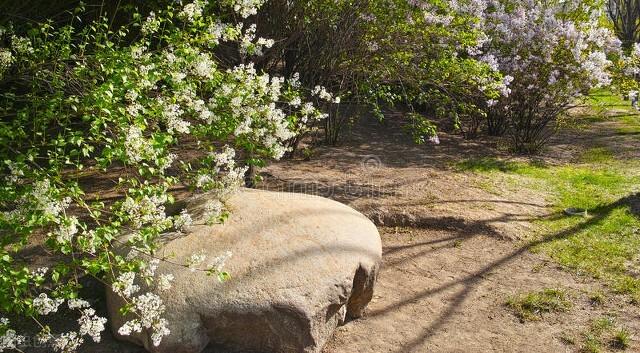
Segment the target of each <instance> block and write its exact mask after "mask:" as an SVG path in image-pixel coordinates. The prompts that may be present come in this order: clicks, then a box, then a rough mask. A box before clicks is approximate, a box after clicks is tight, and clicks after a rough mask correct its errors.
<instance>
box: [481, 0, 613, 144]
mask: <svg viewBox="0 0 640 353" xmlns="http://www.w3.org/2000/svg"><path fill="white" fill-rule="evenodd" d="M600 6H601V4H600V3H598V2H594V3H590V2H585V1H577V0H575V1H574V0H572V1H540V0H523V1H508V0H505V1H492V2H491V5H490V6H489V7H488V8H487V15H486V18H485V28H486V29H485V31H486V33H487V35H488V38H490V40H489V41H488V42H487V43H486V46H485V48H484V50H483V53H482V56H481V59H482V60H483V61H485V62H487V63H489V64H490V65H493V66H495V67H496V68H497V69H498V70H500V71H501V72H503V73H504V74H505V78H506V79H508V80H509V85H508V91H507V92H506V93H507V94H505V95H502V97H501V98H499V99H495V100H491V101H489V102H487V110H488V123H489V132H490V133H492V134H494V135H501V134H504V133H508V136H509V138H510V139H511V141H512V144H513V148H514V149H515V150H516V151H517V152H524V153H530V152H536V151H538V150H539V149H540V148H541V147H542V146H543V145H544V143H545V141H546V140H547V138H548V137H549V133H550V131H552V129H550V127H552V126H551V125H553V123H554V122H555V121H556V119H557V118H558V116H559V115H560V114H561V113H563V112H564V111H565V110H566V109H568V108H569V107H571V106H572V105H573V104H575V102H576V99H578V98H579V97H582V96H584V95H585V94H588V93H589V90H590V89H592V88H594V87H599V86H603V85H608V84H610V83H611V79H610V74H609V71H608V69H609V68H610V66H611V65H612V62H611V61H610V60H609V58H608V55H609V54H616V53H617V52H618V51H619V49H620V41H619V40H618V39H617V38H615V36H614V35H613V33H612V32H611V31H609V30H608V29H606V28H604V27H603V26H602V21H601V17H600V14H601V7H600Z"/></svg>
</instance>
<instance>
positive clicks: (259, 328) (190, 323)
mask: <svg viewBox="0 0 640 353" xmlns="http://www.w3.org/2000/svg"><path fill="white" fill-rule="evenodd" d="M205 202H206V198H200V199H195V200H192V201H190V202H188V203H187V205H186V207H187V209H188V210H189V212H190V213H193V214H199V212H201V210H202V209H203V207H204V203H205ZM227 205H228V207H229V208H230V211H231V217H230V218H229V219H228V220H227V221H226V222H225V223H224V224H223V225H213V226H205V225H202V226H193V227H191V229H189V231H188V232H187V233H186V234H184V235H181V236H177V237H175V236H174V237H173V238H170V239H168V240H166V243H165V244H164V245H163V246H162V248H161V250H160V252H159V255H166V256H169V255H171V257H170V258H171V262H174V263H185V262H186V259H188V258H189V257H190V256H191V255H192V254H194V253H200V252H204V253H205V254H207V255H208V256H209V258H213V257H215V256H218V255H220V254H222V253H224V252H226V251H228V250H229V251H231V252H232V253H233V256H232V258H231V259H230V260H228V261H227V264H226V266H225V270H226V271H227V272H229V273H230V274H231V276H232V277H231V279H229V280H227V281H224V282H219V281H218V280H217V279H215V277H210V276H207V275H206V274H205V273H202V272H198V271H196V272H192V271H190V270H189V269H186V268H183V267H180V266H176V265H172V264H171V263H165V262H163V263H161V265H160V267H159V269H158V271H159V272H160V273H171V274H173V275H174V277H175V280H174V282H173V286H172V288H171V289H169V290H168V291H164V292H157V294H158V295H160V296H161V297H162V299H163V300H164V303H165V305H166V308H167V310H166V314H165V318H166V319H167V320H168V321H169V329H170V330H171V334H170V335H169V336H167V337H165V338H164V339H163V341H162V343H161V344H160V346H158V347H154V346H153V344H152V343H151V339H150V337H149V334H148V333H143V334H138V335H132V336H124V337H122V336H119V338H121V339H124V340H128V341H131V342H134V343H137V344H140V345H143V346H144V347H145V348H146V349H147V350H148V351H150V352H158V353H165V352H166V353H169V352H170V353H198V352H201V351H203V350H204V349H205V347H206V346H208V345H210V347H223V348H222V349H223V350H222V351H224V352H264V353H271V352H273V353H289V352H290V353H302V352H305V353H311V352H319V351H320V350H321V349H322V347H323V346H324V344H325V342H326V341H327V339H328V338H329V337H330V336H331V335H332V334H333V331H334V329H335V328H336V326H338V325H340V324H342V323H343V322H344V321H345V319H346V318H357V317H360V316H361V315H362V314H363V310H364V309H365V307H366V305H367V304H368V303H369V301H370V300H371V298H372V295H373V286H374V282H375V280H376V274H377V271H378V266H379V264H380V261H381V256H382V248H381V242H380V236H379V234H378V231H377V229H376V227H375V226H374V225H373V224H372V223H371V222H370V221H369V220H368V219H367V218H366V217H364V216H363V215H362V214H360V213H358V212H357V211H355V210H353V209H351V208H350V207H347V206H345V205H343V204H340V203H338V202H335V201H331V200H328V199H324V198H320V197H315V196H310V195H303V194H291V193H276V192H268V191H258V190H242V191H240V192H239V193H237V194H236V195H235V196H233V197H232V198H231V199H230V200H229V201H228V203H227ZM107 302H108V305H109V312H110V316H111V320H112V323H113V325H112V326H113V329H114V333H115V334H116V336H118V333H117V328H119V327H120V326H121V325H122V323H123V322H124V320H125V319H126V318H123V317H121V315H120V314H119V313H118V308H119V307H120V305H121V304H122V302H121V301H120V299H119V298H118V297H117V296H116V295H115V294H113V293H111V292H109V293H108V294H107Z"/></svg>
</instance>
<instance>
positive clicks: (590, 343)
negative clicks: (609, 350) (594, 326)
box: [581, 333, 602, 353]
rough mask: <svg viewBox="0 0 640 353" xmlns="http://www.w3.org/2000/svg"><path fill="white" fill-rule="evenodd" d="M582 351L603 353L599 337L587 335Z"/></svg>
mask: <svg viewBox="0 0 640 353" xmlns="http://www.w3.org/2000/svg"><path fill="white" fill-rule="evenodd" d="M581 351H582V352H585V353H600V352H602V343H601V342H600V339H599V338H598V337H595V336H594V335H593V334H591V333H587V334H585V336H584V344H583V345H582V349H581Z"/></svg>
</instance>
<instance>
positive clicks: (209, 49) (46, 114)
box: [0, 0, 335, 352]
mask: <svg viewBox="0 0 640 353" xmlns="http://www.w3.org/2000/svg"><path fill="white" fill-rule="evenodd" d="M262 2H263V1H261V0H253V1H249V0H225V1H220V2H211V3H209V2H208V1H205V0H196V1H194V2H189V3H184V4H180V3H177V2H172V3H171V4H170V5H167V6H166V7H163V8H160V9H158V10H156V11H154V12H150V13H147V14H144V15H142V14H140V13H138V12H136V11H133V12H131V13H124V14H120V16H124V17H126V18H127V19H129V20H130V21H131V22H130V23H129V22H127V21H123V23H125V22H126V25H116V26H113V25H112V22H113V20H110V19H107V18H106V17H103V18H99V19H97V20H94V21H90V22H88V23H86V22H83V21H78V20H76V21H72V22H71V23H69V24H67V25H64V26H60V27H56V26H54V25H53V24H51V23H42V24H37V25H33V26H32V27H31V28H30V29H29V30H28V31H18V30H14V29H12V28H11V27H6V28H2V29H1V30H0V86H1V90H0V92H1V93H0V115H1V116H2V120H0V170H1V173H2V174H1V175H0V178H2V183H0V233H1V234H0V312H1V313H5V314H7V315H10V316H12V317H20V316H21V317H27V318H29V319H32V320H33V321H34V322H35V323H36V324H37V325H38V326H39V327H40V328H41V330H40V333H39V335H38V339H39V340H40V342H41V343H44V344H48V345H49V346H50V347H51V348H52V350H54V351H57V352H72V351H74V350H76V349H77V348H78V347H79V346H80V345H81V344H82V343H83V342H85V341H86V340H93V341H95V342H99V341H100V338H101V332H102V331H104V329H105V325H106V319H105V318H103V317H100V316H98V315H97V314H96V311H95V309H94V308H92V307H91V305H90V300H88V299H89V298H84V299H82V298H79V291H80V289H81V287H82V285H81V283H82V281H81V279H82V278H83V277H87V276H88V277H93V278H95V279H96V280H98V281H100V282H103V283H105V284H106V285H107V286H110V287H111V289H112V290H113V291H114V292H115V293H117V294H119V295H120V296H121V297H122V298H123V300H124V301H125V303H126V305H125V307H124V308H123V309H122V312H123V313H125V314H128V315H132V316H133V317H134V319H132V320H130V321H128V322H127V323H126V324H125V325H124V326H123V327H121V328H119V332H120V333H121V334H123V335H127V334H131V333H132V332H140V331H141V330H148V331H149V332H151V333H152V338H153V343H154V344H156V345H157V344H160V342H161V340H162V337H164V336H166V335H167V334H169V331H168V329H167V322H166V320H165V319H164V318H163V311H164V305H163V303H162V301H161V300H160V298H159V297H158V296H157V295H155V294H153V293H152V292H149V291H148V288H156V289H158V290H166V289H167V288H168V287H170V285H171V280H172V278H171V276H170V275H168V274H161V273H156V268H157V266H158V262H159V261H171V263H172V264H174V265H176V266H184V267H189V268H192V269H193V270H194V271H203V272H206V273H207V274H211V275H214V276H218V277H219V278H220V279H221V280H223V279H225V278H226V276H227V275H226V274H225V273H224V270H223V265H224V262H225V260H226V259H227V258H228V257H229V256H230V255H231V254H221V255H220V257H218V258H215V259H207V258H206V256H205V255H204V254H194V255H193V256H191V257H190V258H187V259H166V258H158V257H156V255H155V250H156V249H157V247H158V243H157V239H158V237H159V236H160V235H161V234H162V233H164V232H168V231H177V232H179V231H183V230H184V229H185V227H188V226H189V225H190V224H191V223H192V222H193V221H194V220H193V219H192V217H191V215H190V214H189V211H188V210H178V211H176V212H173V213H168V212H167V206H168V205H170V204H172V203H174V201H175V200H174V199H175V192H174V191H176V190H179V189H186V190H188V191H190V192H208V193H210V195H211V200H210V201H209V203H208V204H207V205H206V211H207V212H206V213H207V214H206V215H205V220H204V222H208V223H217V222H221V221H223V220H224V218H225V217H226V213H227V212H226V210H225V206H224V202H225V199H226V198H227V197H228V195H229V194H230V193H232V192H233V191H234V189H235V188H237V187H238V186H240V185H242V184H243V182H244V178H245V173H246V171H247V168H249V167H253V166H260V165H262V164H263V163H264V161H265V160H266V159H271V158H272V159H277V158H280V157H281V156H282V155H283V154H284V153H285V152H286V150H287V147H286V146H287V144H288V141H290V140H291V139H292V138H294V137H295V136H296V135H297V134H299V133H300V132H301V131H303V130H304V129H306V128H307V126H308V125H309V124H310V123H312V122H313V121H315V120H317V119H321V118H323V117H324V115H323V114H322V113H320V112H319V111H318V110H317V109H316V108H315V107H314V106H313V105H312V104H311V103H305V96H304V95H303V94H301V93H300V83H299V82H298V81H297V80H296V79H295V78H294V79H291V80H284V79H282V78H280V77H276V76H271V75H269V74H267V73H264V72H261V71H259V70H257V69H256V67H255V65H254V64H253V60H254V59H255V58H256V57H258V56H260V55H261V54H262V53H263V52H264V50H266V49H268V48H269V47H271V46H272V45H273V41H271V40H268V39H264V38H260V37H258V36H256V27H255V25H251V24H247V23H246V20H245V21H244V22H243V21H234V20H233V19H235V18H239V19H246V18H247V17H249V16H251V15H253V14H255V13H256V12H257V8H258V6H260V5H261V3H262ZM83 12H84V10H83V9H82V8H79V9H77V10H76V12H75V14H76V15H77V16H74V19H75V18H78V19H80V18H82V17H81V15H82V13H83ZM229 48H232V49H234V50H235V51H236V52H237V54H236V55H235V56H233V57H235V58H236V59H237V60H236V62H235V63H233V62H231V64H230V61H222V60H220V59H219V56H218V53H219V52H218V50H229ZM314 93H315V94H317V95H321V96H322V97H323V98H325V99H333V100H335V98H334V97H332V96H331V94H329V93H328V92H326V90H324V89H323V88H322V87H319V88H317V89H316V90H315V91H314ZM185 146H186V147H188V148H183V147H185ZM185 151H187V152H188V153H187V152H185ZM96 180H99V181H101V183H100V184H99V185H98V186H95V185H94V183H95V181H96ZM34 246H36V247H44V248H45V249H46V251H47V253H49V254H51V257H50V263H49V264H48V266H47V267H35V266H34V265H33V264H31V263H29V262H28V261H26V260H24V257H23V256H21V253H22V251H24V249H25V248H27V247H34ZM61 308H64V310H66V311H72V312H76V313H77V317H78V319H77V329H76V330H72V331H68V332H60V331H59V330H57V328H56V327H49V326H48V325H46V323H45V322H46V320H45V319H46V317H47V316H50V315H55V314H56V313H58V312H59V310H61ZM0 320H1V321H0V352H1V351H4V350H9V349H15V348H16V347H19V346H20V345H21V344H22V343H23V342H24V339H25V338H24V337H23V336H22V335H21V334H20V333H19V332H17V331H16V330H15V328H13V327H12V324H11V322H10V321H9V320H8V319H7V318H2V319H0Z"/></svg>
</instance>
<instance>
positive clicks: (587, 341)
mask: <svg viewBox="0 0 640 353" xmlns="http://www.w3.org/2000/svg"><path fill="white" fill-rule="evenodd" d="M583 336H584V343H583V345H582V351H584V352H590V353H591V352H601V351H602V350H603V349H604V348H605V347H608V348H613V349H619V350H625V349H627V348H629V345H630V344H631V333H630V332H629V330H628V329H626V328H624V327H618V326H617V325H616V323H615V320H614V319H613V318H610V317H601V318H598V319H596V320H593V321H592V322H591V327H590V328H589V331H587V332H585V333H584V335H583Z"/></svg>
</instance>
